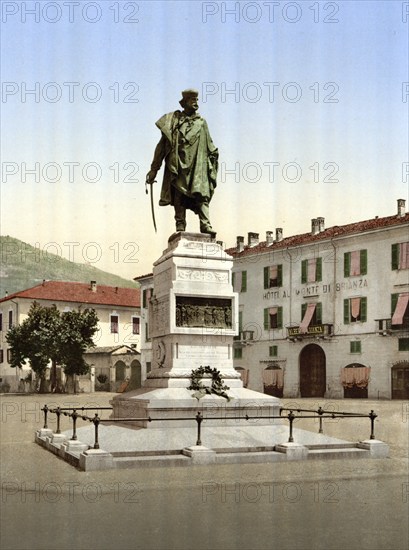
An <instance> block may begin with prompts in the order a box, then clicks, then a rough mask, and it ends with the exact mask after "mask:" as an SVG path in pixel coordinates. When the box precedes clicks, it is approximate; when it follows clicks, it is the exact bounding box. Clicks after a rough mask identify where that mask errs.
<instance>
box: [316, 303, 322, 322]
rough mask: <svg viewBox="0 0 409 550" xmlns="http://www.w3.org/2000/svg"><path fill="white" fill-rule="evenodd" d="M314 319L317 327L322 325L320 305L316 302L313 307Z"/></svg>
mask: <svg viewBox="0 0 409 550" xmlns="http://www.w3.org/2000/svg"><path fill="white" fill-rule="evenodd" d="M315 318H316V322H317V325H322V303H321V302H318V304H317V305H316V306H315Z"/></svg>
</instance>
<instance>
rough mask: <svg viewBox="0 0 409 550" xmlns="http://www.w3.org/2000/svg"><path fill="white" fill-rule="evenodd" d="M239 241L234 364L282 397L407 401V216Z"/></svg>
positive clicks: (317, 223)
mask: <svg viewBox="0 0 409 550" xmlns="http://www.w3.org/2000/svg"><path fill="white" fill-rule="evenodd" d="M324 222H325V220H324V218H315V219H313V220H312V221H311V231H310V232H309V233H305V234H302V235H296V236H293V237H288V238H284V237H283V232H282V229H281V228H278V229H276V232H275V235H274V233H273V232H270V231H269V232H267V234H266V240H265V241H263V242H260V241H259V236H258V234H256V233H249V234H248V241H247V244H246V245H245V243H244V238H243V237H238V238H237V245H236V247H235V248H231V249H229V250H227V253H228V254H230V255H231V256H233V258H234V267H233V277H232V279H233V280H232V283H233V288H234V290H235V291H236V292H239V304H240V306H239V327H238V336H237V337H236V340H235V349H234V366H235V368H236V369H237V370H239V371H240V372H241V373H242V376H243V380H245V382H246V384H247V386H248V387H249V388H251V389H253V390H257V391H261V392H265V393H268V394H271V395H276V396H278V397H280V396H283V397H291V398H292V397H294V398H296V397H317V398H318V397H321V398H324V397H325V398H342V397H346V398H348V397H353V398H357V397H361V398H365V397H368V398H373V399H391V398H396V399H408V398H409V361H408V357H409V305H408V302H409V214H406V213H405V201H404V200H402V199H400V200H398V211H397V213H396V214H395V215H393V216H389V217H385V218H374V219H371V220H367V221H362V222H357V223H352V224H348V225H344V226H335V227H331V228H328V229H325V226H324Z"/></svg>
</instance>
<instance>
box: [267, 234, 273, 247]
mask: <svg viewBox="0 0 409 550" xmlns="http://www.w3.org/2000/svg"><path fill="white" fill-rule="evenodd" d="M266 243H267V245H269V244H273V243H274V231H266Z"/></svg>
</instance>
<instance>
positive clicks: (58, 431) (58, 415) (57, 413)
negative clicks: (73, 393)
mask: <svg viewBox="0 0 409 550" xmlns="http://www.w3.org/2000/svg"><path fill="white" fill-rule="evenodd" d="M55 414H56V415H57V431H56V432H55V433H57V434H60V433H61V429H60V416H61V410H60V407H57V408H56V410H55Z"/></svg>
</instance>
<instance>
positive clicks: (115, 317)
mask: <svg viewBox="0 0 409 550" xmlns="http://www.w3.org/2000/svg"><path fill="white" fill-rule="evenodd" d="M118 332H119V324H118V315H111V333H112V334H118Z"/></svg>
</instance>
